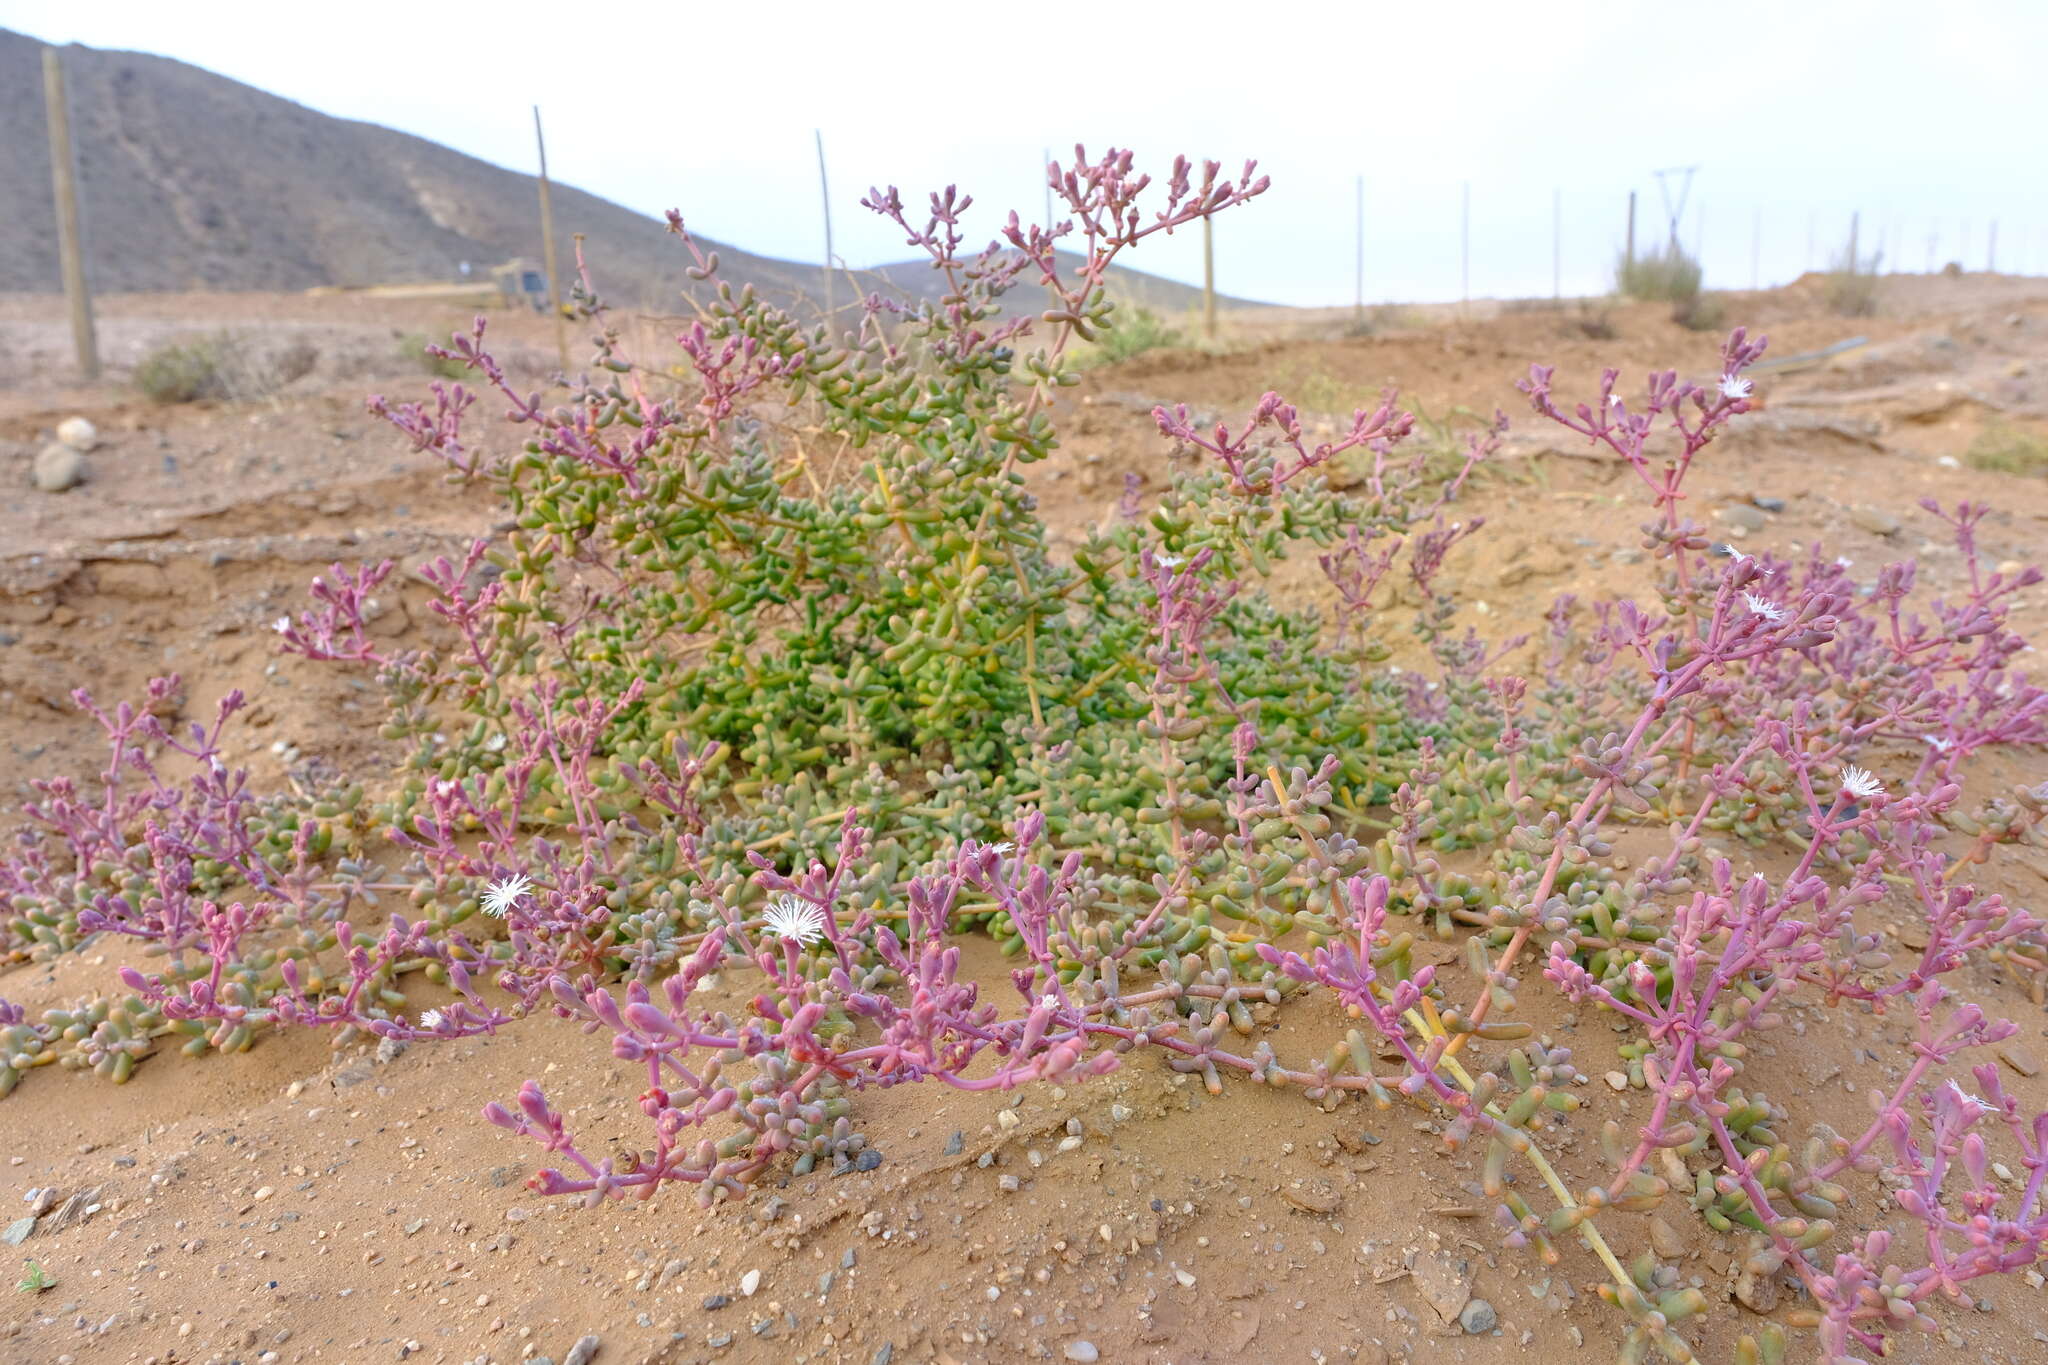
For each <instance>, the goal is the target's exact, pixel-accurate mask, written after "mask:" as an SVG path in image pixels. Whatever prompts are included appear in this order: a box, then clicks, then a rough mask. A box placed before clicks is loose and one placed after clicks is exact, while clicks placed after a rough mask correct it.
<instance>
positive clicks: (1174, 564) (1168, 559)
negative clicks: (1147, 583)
mask: <svg viewBox="0 0 2048 1365" xmlns="http://www.w3.org/2000/svg"><path fill="white" fill-rule="evenodd" d="M1152 562H1153V563H1154V564H1157V565H1158V566H1159V567H1160V568H1162V569H1178V568H1179V567H1180V566H1181V565H1183V564H1185V563H1187V561H1186V560H1185V559H1182V558H1181V557H1180V556H1179V555H1154V556H1152Z"/></svg>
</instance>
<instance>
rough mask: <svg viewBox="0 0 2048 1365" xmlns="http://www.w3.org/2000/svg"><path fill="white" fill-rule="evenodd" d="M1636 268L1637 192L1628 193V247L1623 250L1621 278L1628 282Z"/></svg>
mask: <svg viewBox="0 0 2048 1365" xmlns="http://www.w3.org/2000/svg"><path fill="white" fill-rule="evenodd" d="M1635 268H1636V192H1635V191H1634V190H1630V191H1629V192H1628V245H1627V246H1626V247H1624V248H1622V257H1621V277H1622V279H1624V280H1626V279H1627V278H1628V277H1629V275H1630V274H1631V273H1633V272H1634V270H1635Z"/></svg>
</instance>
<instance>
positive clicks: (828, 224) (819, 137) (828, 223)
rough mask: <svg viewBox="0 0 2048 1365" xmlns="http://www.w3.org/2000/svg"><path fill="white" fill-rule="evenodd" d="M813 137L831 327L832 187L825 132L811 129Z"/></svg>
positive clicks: (826, 302) (827, 315)
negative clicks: (822, 206) (828, 177)
mask: <svg viewBox="0 0 2048 1365" xmlns="http://www.w3.org/2000/svg"><path fill="white" fill-rule="evenodd" d="M811 136H812V137H813V138H814V139H815V140H816V141H817V144H818V197H819V198H820V199H821V200H823V201H824V204H825V318H826V325H827V326H830V325H831V318H832V265H833V260H832V187H831V186H830V185H829V184H828V183H826V180H825V131H824V129H822V128H813V129H811Z"/></svg>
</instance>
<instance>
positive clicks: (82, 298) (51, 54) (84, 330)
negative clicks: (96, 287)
mask: <svg viewBox="0 0 2048 1365" xmlns="http://www.w3.org/2000/svg"><path fill="white" fill-rule="evenodd" d="M43 105H44V108H45V109H46V110H47V111H48V115H49V121H50V188H51V189H52V190H53V191H54V192H55V194H56V198H57V265H58V269H59V270H60V271H61V272H62V274H63V276H64V300H65V302H66V303H69V304H70V305H71V344H72V347H73V348H74V349H75V350H76V351H77V352H78V368H79V371H80V372H81V373H82V374H84V376H85V377H86V378H87V379H88V380H92V379H98V378H99V377H100V347H99V339H98V337H97V336H95V335H94V333H93V326H92V295H91V294H89V293H87V292H86V287H85V252H84V251H83V249H81V247H80V245H79V241H78V165H77V163H76V162H75V161H74V160H72V155H71V108H70V105H69V104H67V103H66V102H65V99H64V64H63V62H62V60H61V59H60V58H59V57H58V55H57V49H56V48H54V47H46V48H44V49H43Z"/></svg>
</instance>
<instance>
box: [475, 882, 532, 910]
mask: <svg viewBox="0 0 2048 1365" xmlns="http://www.w3.org/2000/svg"><path fill="white" fill-rule="evenodd" d="M532 886H533V881H532V880H531V879H530V878H528V877H526V876H525V875H524V874H522V875H520V876H516V877H507V878H506V879H505V880H504V881H502V882H492V883H491V884H490V885H489V886H487V887H485V888H484V913H485V914H486V915H489V916H490V917H491V918H492V919H503V918H505V912H506V911H508V910H510V909H511V908H512V905H513V903H514V902H515V901H517V900H518V899H519V898H520V897H521V896H523V895H525V894H526V893H527V891H528V889H529V888H531V887H532Z"/></svg>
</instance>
